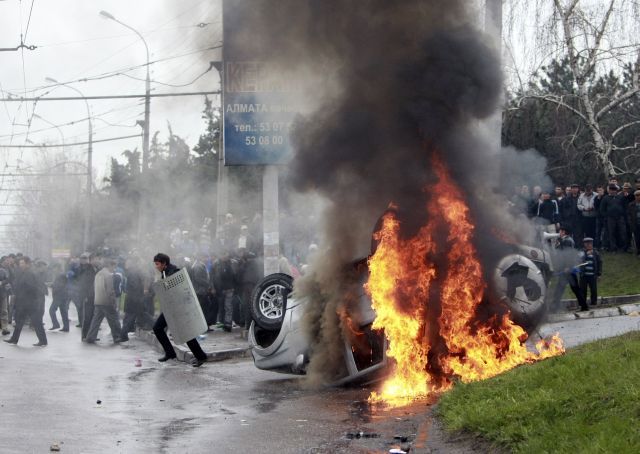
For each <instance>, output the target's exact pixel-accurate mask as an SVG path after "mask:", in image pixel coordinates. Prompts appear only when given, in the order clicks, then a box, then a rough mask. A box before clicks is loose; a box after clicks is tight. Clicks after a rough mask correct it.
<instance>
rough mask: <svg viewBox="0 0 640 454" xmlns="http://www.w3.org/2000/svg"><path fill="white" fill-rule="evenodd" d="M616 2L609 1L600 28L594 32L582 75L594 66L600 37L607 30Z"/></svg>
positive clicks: (614, 0) (600, 42) (613, 0)
mask: <svg viewBox="0 0 640 454" xmlns="http://www.w3.org/2000/svg"><path fill="white" fill-rule="evenodd" d="M615 3H616V0H611V3H609V8H608V9H607V12H606V14H605V16H604V19H603V20H602V24H601V25H600V30H598V31H597V32H596V39H595V42H594V44H593V48H591V50H590V51H589V57H587V64H586V65H585V69H584V75H587V74H589V73H590V72H591V71H593V69H594V68H595V66H596V55H597V53H598V51H599V50H600V46H601V44H602V38H603V37H604V33H605V31H606V30H607V25H608V24H609V19H610V18H611V13H612V12H613V5H614V4H615Z"/></svg>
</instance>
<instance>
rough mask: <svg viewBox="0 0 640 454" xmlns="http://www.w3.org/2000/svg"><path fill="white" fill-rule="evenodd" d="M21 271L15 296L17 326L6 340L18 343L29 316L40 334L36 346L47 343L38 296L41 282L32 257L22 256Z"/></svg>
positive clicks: (16, 284) (17, 277) (18, 275)
mask: <svg viewBox="0 0 640 454" xmlns="http://www.w3.org/2000/svg"><path fill="white" fill-rule="evenodd" d="M18 266H19V267H20V271H19V272H18V273H17V275H16V281H15V289H14V292H15V296H16V326H15V329H14V330H13V335H12V336H11V338H10V339H5V340H4V341H5V342H7V343H9V344H17V343H18V340H19V339H20V333H21V332H22V327H23V326H24V322H25V321H26V319H27V317H29V319H30V320H31V326H32V327H33V329H34V330H35V332H36V335H37V336H38V343H37V344H33V345H34V346H35V347H44V346H46V345H47V335H46V333H45V332H44V327H43V326H42V314H41V312H40V309H39V307H38V298H39V295H40V293H41V291H42V290H41V288H40V287H41V284H40V282H39V281H38V278H37V277H36V275H35V273H34V272H33V271H32V270H31V259H30V258H29V257H26V256H25V257H22V258H21V259H20V261H19V262H18Z"/></svg>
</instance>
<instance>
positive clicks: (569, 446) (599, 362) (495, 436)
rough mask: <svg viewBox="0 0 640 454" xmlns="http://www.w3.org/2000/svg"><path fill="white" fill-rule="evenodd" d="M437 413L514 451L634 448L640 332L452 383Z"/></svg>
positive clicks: (639, 437) (638, 444) (639, 429)
mask: <svg viewBox="0 0 640 454" xmlns="http://www.w3.org/2000/svg"><path fill="white" fill-rule="evenodd" d="M438 413H439V415H440V416H441V418H442V420H443V422H444V425H445V427H446V428H447V430H451V431H464V432H467V433H472V434H475V435H479V436H481V437H482V438H484V439H487V440H490V441H492V442H494V443H496V444H497V445H498V446H502V447H505V448H507V449H509V450H511V451H513V452H522V453H565V452H566V453H577V452H579V453H627V452H628V453H638V452H640V333H638V332H635V333H630V334H625V335H623V336H619V337H615V338H611V339H606V340H602V341H597V342H593V343H590V344H585V345H583V346H580V347H577V348H575V349H572V350H570V351H568V352H567V353H566V354H565V355H564V356H561V357H556V358H551V359H548V360H545V361H542V362H539V363H536V364H530V365H525V366H521V367H518V368H516V369H514V370H512V371H510V372H507V373H505V374H502V375H500V376H498V377H494V378H492V379H490V380H485V381H482V382H475V383H468V384H463V383H459V384H458V385H457V386H456V387H455V388H454V389H453V390H452V391H450V392H448V393H446V394H444V395H443V396H442V398H441V400H440V402H439V404H438Z"/></svg>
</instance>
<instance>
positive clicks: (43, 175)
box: [0, 172, 87, 177]
mask: <svg viewBox="0 0 640 454" xmlns="http://www.w3.org/2000/svg"><path fill="white" fill-rule="evenodd" d="M85 175H87V172H82V173H80V172H74V173H0V176H3V177H77V176H85Z"/></svg>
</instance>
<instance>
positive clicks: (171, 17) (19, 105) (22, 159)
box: [0, 0, 222, 203]
mask: <svg viewBox="0 0 640 454" xmlns="http://www.w3.org/2000/svg"><path fill="white" fill-rule="evenodd" d="M102 10H104V11H107V12H108V13H110V14H111V15H113V16H114V17H115V18H117V19H118V20H120V21H121V22H124V23H125V24H127V25H129V26H130V27H132V28H134V29H136V30H138V31H139V32H140V33H141V34H142V35H143V37H144V39H145V40H146V42H147V44H148V46H149V52H150V57H149V58H150V61H152V62H154V61H156V60H161V61H159V62H157V63H153V64H152V65H150V68H151V80H152V83H151V90H152V93H177V92H195V91H215V90H218V89H219V77H218V73H217V71H216V70H215V69H213V70H210V71H208V72H206V71H207V69H208V68H209V66H210V65H209V62H210V61H216V60H220V58H221V52H220V50H219V49H217V50H205V49H206V48H208V47H214V46H217V45H220V44H221V40H222V24H221V15H220V0H135V1H123V0H91V1H79V0H0V48H7V47H15V46H17V45H19V44H20V35H21V33H22V34H23V35H24V34H26V39H25V40H24V44H25V45H28V46H30V45H33V46H37V47H36V49H34V50H27V49H25V50H24V51H22V50H19V51H16V52H0V68H2V70H1V71H0V89H1V94H2V97H3V98H5V97H8V96H12V97H16V96H18V97H19V96H26V97H33V96H43V95H45V96H77V93H75V92H74V91H73V90H71V89H70V88H68V87H65V86H59V85H58V86H56V85H55V84H52V83H50V82H46V81H45V78H47V77H48V78H53V79H55V80H57V81H58V82H69V86H71V87H74V88H76V89H78V90H80V91H81V92H82V93H83V94H84V95H86V96H91V95H121V94H143V93H144V91H145V82H144V79H145V75H146V72H145V71H146V70H145V67H144V64H145V63H146V53H145V47H144V44H143V43H142V41H141V40H140V38H139V37H138V36H137V35H136V34H135V33H134V32H132V31H130V30H128V29H127V28H125V27H124V26H122V25H120V24H119V23H117V22H114V21H112V20H109V19H105V18H103V17H102V16H100V15H99V12H100V11H102ZM29 16H30V18H29ZM27 27H28V28H27ZM132 67H136V68H135V69H131V68H132ZM117 72H122V73H124V74H126V76H123V75H119V76H115V75H114V74H115V73H117ZM203 73H204V74H203ZM100 76H107V77H104V78H101V79H98V80H96V79H95V78H96V77H100ZM198 76H200V77H199V78H198ZM84 78H86V79H88V80H86V81H78V80H79V79H84ZM196 78H197V80H195V81H194V79H196ZM138 79H139V80H138ZM164 84H173V85H183V86H179V87H177V86H168V85H164ZM52 85H53V86H52ZM211 98H212V99H214V103H215V104H217V103H219V98H218V97H217V95H213V96H211ZM89 107H90V110H91V115H92V119H93V130H94V134H93V140H94V142H95V141H99V140H102V139H109V138H114V137H120V136H127V135H133V134H141V132H142V129H141V127H140V126H136V120H142V119H143V118H144V100H143V99H142V98H141V99H115V100H90V101H89ZM203 107H204V98H203V96H189V97H169V98H152V100H151V121H150V125H151V127H150V131H151V135H153V133H154V132H155V131H158V130H159V131H160V138H161V141H165V140H166V138H167V135H168V132H167V131H168V130H167V122H169V123H171V126H172V128H173V131H174V133H175V134H177V135H179V136H181V137H183V138H184V139H185V140H186V141H187V143H188V144H189V145H191V146H193V145H195V144H196V143H197V140H198V137H199V135H200V134H201V133H202V132H203V131H204V129H205V124H204V121H203V120H202V119H201V112H202V109H203ZM86 118H87V108H86V105H85V103H84V102H83V101H59V102H54V101H48V102H44V101H41V102H38V103H34V102H33V101H30V102H6V101H5V102H2V103H1V105H0V156H1V158H0V163H2V165H3V166H4V169H5V172H14V171H16V168H17V169H18V171H24V169H27V168H28V166H30V165H31V166H33V165H34V163H37V162H39V161H41V160H42V156H41V153H40V152H39V151H38V150H37V149H33V148H23V149H15V148H6V147H4V146H3V145H8V144H11V145H30V144H42V143H47V144H61V143H62V141H63V138H64V142H65V143H74V142H85V141H87V139H88V124H87V122H86ZM29 123H30V126H29ZM70 123H73V124H70ZM52 124H53V125H58V126H59V128H56V127H54V126H52ZM134 148H138V150H141V149H142V137H141V136H140V137H135V138H131V139H126V140H118V141H110V142H96V143H95V144H94V156H93V163H94V164H93V169H94V172H95V174H96V175H95V181H96V182H98V183H99V182H100V181H102V179H103V178H104V177H106V176H108V172H109V163H110V159H111V157H116V158H119V159H120V160H121V161H122V160H123V159H122V156H121V153H122V152H123V151H124V150H126V149H134ZM49 150H50V153H57V152H59V151H62V148H53V149H49ZM64 152H65V159H69V160H78V161H82V162H86V158H87V146H86V145H79V146H66V147H65V149H64ZM13 182H14V180H12V179H11V178H7V177H5V178H4V179H3V180H2V183H3V184H4V185H5V186H6V185H11V184H12V183H13ZM4 201H5V197H4V196H3V197H0V203H2V202H4Z"/></svg>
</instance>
